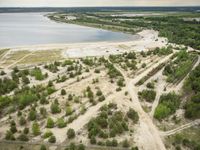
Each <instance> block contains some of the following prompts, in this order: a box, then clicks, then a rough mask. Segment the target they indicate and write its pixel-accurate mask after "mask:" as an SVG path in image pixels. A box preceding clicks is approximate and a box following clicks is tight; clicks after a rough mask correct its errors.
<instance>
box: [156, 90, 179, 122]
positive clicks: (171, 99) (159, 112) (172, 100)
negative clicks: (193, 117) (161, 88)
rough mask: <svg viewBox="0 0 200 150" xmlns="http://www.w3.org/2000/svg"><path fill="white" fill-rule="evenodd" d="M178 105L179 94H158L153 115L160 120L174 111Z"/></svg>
mask: <svg viewBox="0 0 200 150" xmlns="http://www.w3.org/2000/svg"><path fill="white" fill-rule="evenodd" d="M179 105H180V96H179V95H176V94H175V93H167V94H163V95H161V96H160V100H159V104H158V106H157V107H156V109H155V113H154V117H155V118H156V119H158V120H162V119H164V118H166V117H168V116H169V115H172V114H173V113H175V112H176V109H177V108H178V107H179Z"/></svg>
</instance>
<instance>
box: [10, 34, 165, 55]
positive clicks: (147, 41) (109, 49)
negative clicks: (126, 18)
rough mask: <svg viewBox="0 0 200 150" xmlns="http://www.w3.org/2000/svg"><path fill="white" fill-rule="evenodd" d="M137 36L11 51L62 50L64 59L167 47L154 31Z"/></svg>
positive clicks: (163, 39)
mask: <svg viewBox="0 0 200 150" xmlns="http://www.w3.org/2000/svg"><path fill="white" fill-rule="evenodd" d="M137 34H138V35H139V36H140V38H139V39H137V40H134V41H125V42H90V43H70V44H68V43H67V44H45V45H30V46H19V47H13V48H12V47H11V48H10V51H20V50H28V51H37V50H53V49H60V50H61V51H62V56H63V57H65V58H77V57H86V56H104V55H110V54H121V53H123V52H125V51H145V50H148V49H152V48H155V47H163V46H166V44H167V43H168V41H167V39H166V38H162V37H158V32H157V31H154V30H143V31H141V32H139V33H137Z"/></svg>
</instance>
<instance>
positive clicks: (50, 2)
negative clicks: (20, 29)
mask: <svg viewBox="0 0 200 150" xmlns="http://www.w3.org/2000/svg"><path fill="white" fill-rule="evenodd" d="M4 6H6V7H11V6H27V7H30V6H32V7H37V6H50V7H52V6H55V7H58V6H62V7H72V6H200V0H0V7H4Z"/></svg>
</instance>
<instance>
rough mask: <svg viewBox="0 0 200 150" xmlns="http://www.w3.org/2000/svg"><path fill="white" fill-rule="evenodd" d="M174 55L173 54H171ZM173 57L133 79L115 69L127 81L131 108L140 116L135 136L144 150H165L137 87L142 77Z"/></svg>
mask: <svg viewBox="0 0 200 150" xmlns="http://www.w3.org/2000/svg"><path fill="white" fill-rule="evenodd" d="M171 55H172V54H171ZM171 55H169V56H167V57H165V58H163V59H162V60H160V61H159V62H158V63H156V64H154V65H152V66H151V67H150V68H148V69H147V70H145V71H144V72H142V73H141V74H140V75H137V76H136V77H135V78H133V79H129V78H128V77H127V76H126V75H125V74H124V72H123V71H122V70H121V69H120V68H119V67H118V66H116V65H115V68H116V69H117V70H118V71H120V72H121V74H122V75H123V77H124V79H125V81H126V89H127V90H128V92H129V94H130V96H131V99H132V102H130V103H129V107H132V108H134V109H135V111H137V112H138V115H139V118H140V119H139V127H138V130H137V132H136V135H135V140H136V143H137V146H138V147H139V149H143V150H165V149H166V148H165V146H164V143H163V141H162V139H161V137H160V134H159V131H158V129H157V128H156V126H155V125H154V124H153V121H152V120H151V118H150V116H149V115H148V114H147V113H146V112H145V111H144V110H143V109H142V106H141V104H140V102H139V99H138V95H137V92H138V88H137V87H136V86H135V83H137V82H138V81H139V80H140V79H141V78H142V77H144V76H145V75H147V74H148V72H150V71H151V70H152V69H153V68H155V67H157V66H158V65H159V64H161V63H163V62H165V61H167V60H168V59H169V58H170V57H171Z"/></svg>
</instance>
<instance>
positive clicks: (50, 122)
mask: <svg viewBox="0 0 200 150" xmlns="http://www.w3.org/2000/svg"><path fill="white" fill-rule="evenodd" d="M54 124H55V123H54V121H53V119H52V118H48V119H47V125H46V127H47V128H53V127H54Z"/></svg>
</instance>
